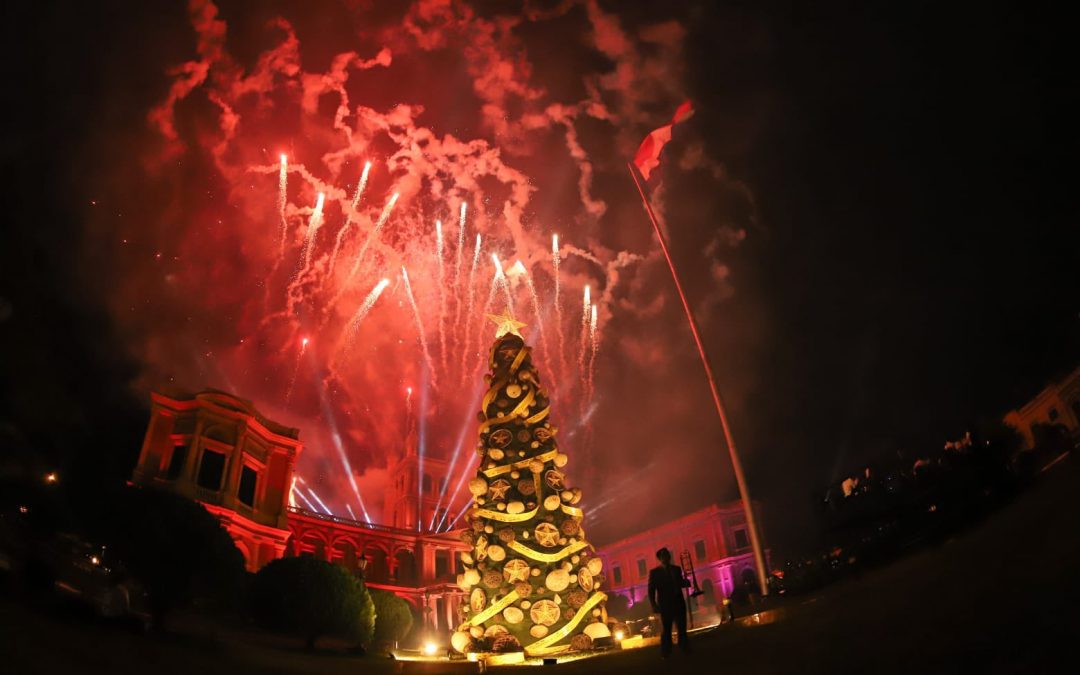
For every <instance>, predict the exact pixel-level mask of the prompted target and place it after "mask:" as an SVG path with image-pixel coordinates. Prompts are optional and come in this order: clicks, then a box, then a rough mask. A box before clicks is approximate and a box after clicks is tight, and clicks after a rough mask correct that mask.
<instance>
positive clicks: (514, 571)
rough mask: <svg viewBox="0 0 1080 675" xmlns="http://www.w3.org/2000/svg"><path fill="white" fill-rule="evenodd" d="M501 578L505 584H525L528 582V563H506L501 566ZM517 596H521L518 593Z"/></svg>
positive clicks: (516, 561) (512, 561)
mask: <svg viewBox="0 0 1080 675" xmlns="http://www.w3.org/2000/svg"><path fill="white" fill-rule="evenodd" d="M503 578H504V579H506V581H507V583H511V584H513V583H517V582H522V581H524V582H527V581H528V580H529V563H527V562H525V561H524V560H517V559H515V560H511V561H509V562H507V563H506V564H505V565H503ZM530 588H531V587H530ZM518 595H521V594H520V593H518ZM526 595H528V594H526Z"/></svg>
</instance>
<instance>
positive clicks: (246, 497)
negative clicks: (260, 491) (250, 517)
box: [236, 465, 259, 506]
mask: <svg viewBox="0 0 1080 675" xmlns="http://www.w3.org/2000/svg"><path fill="white" fill-rule="evenodd" d="M258 478H259V474H257V473H255V469H252V468H251V467H250V466H247V465H244V468H243V469H241V470H240V489H239V490H237V492H236V496H237V497H238V498H239V499H240V501H242V502H243V503H245V504H247V505H248V506H255V485H256V483H257V482H258Z"/></svg>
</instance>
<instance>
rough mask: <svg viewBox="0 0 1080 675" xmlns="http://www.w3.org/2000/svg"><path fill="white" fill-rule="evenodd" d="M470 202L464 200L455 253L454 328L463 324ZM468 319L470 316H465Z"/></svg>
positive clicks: (459, 218)
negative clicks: (463, 269)
mask: <svg viewBox="0 0 1080 675" xmlns="http://www.w3.org/2000/svg"><path fill="white" fill-rule="evenodd" d="M467 210H468V203H467V202H465V201H464V200H462V202H461V213H460V214H459V216H458V240H457V251H455V253H454V299H455V300H456V301H457V302H455V303H454V328H455V329H456V328H458V327H459V326H460V325H461V256H462V254H463V253H464V250H465V214H466V212H467ZM465 320H466V321H468V320H469V317H466V318H465Z"/></svg>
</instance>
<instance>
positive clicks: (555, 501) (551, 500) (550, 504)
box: [544, 495, 562, 511]
mask: <svg viewBox="0 0 1080 675" xmlns="http://www.w3.org/2000/svg"><path fill="white" fill-rule="evenodd" d="M560 506H562V500H560V499H559V495H548V496H547V497H544V508H545V509H547V510H548V511H556V510H558V508H559V507H560Z"/></svg>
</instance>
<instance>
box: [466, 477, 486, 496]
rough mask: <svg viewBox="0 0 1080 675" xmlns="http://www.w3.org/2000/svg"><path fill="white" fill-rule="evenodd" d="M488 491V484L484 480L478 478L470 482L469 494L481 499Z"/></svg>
mask: <svg viewBox="0 0 1080 675" xmlns="http://www.w3.org/2000/svg"><path fill="white" fill-rule="evenodd" d="M487 491H488V484H487V481H486V480H484V479H483V478H479V477H477V478H473V479H472V480H470V481H469V492H471V493H472V495H473V496H474V497H480V496H481V495H483V494H485V493H486V492H487Z"/></svg>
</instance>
